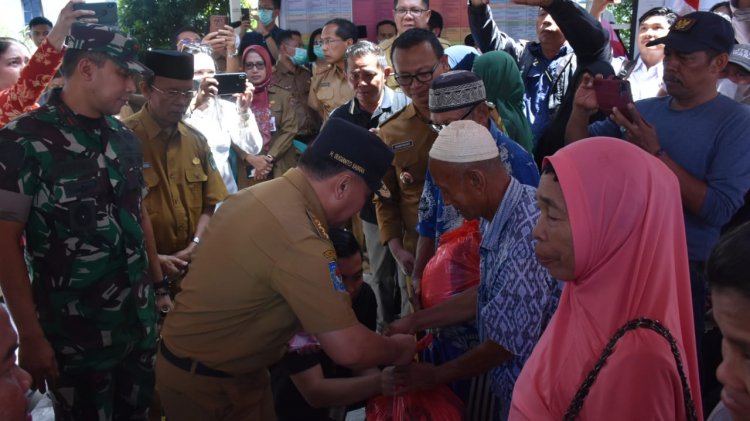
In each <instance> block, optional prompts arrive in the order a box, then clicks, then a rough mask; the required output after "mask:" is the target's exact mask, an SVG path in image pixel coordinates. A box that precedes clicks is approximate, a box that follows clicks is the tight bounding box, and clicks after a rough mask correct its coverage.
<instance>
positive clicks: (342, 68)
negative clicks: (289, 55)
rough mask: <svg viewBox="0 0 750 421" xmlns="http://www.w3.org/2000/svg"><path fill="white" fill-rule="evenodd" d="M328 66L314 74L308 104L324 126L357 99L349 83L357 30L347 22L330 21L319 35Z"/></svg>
mask: <svg viewBox="0 0 750 421" xmlns="http://www.w3.org/2000/svg"><path fill="white" fill-rule="evenodd" d="M320 42H321V44H322V45H323V53H324V54H325V60H326V63H327V65H326V66H322V67H319V68H318V69H317V70H316V71H315V75H314V76H313V78H312V85H311V86H310V95H309V97H308V100H307V104H308V105H309V106H310V108H312V109H314V110H316V111H317V112H318V114H320V117H321V118H322V119H323V122H324V123H325V121H326V120H328V117H329V116H330V115H331V112H333V110H335V109H336V108H338V107H339V106H340V105H342V104H344V103H346V102H347V101H349V100H350V99H352V97H354V91H352V88H351V87H350V86H349V83H348V82H347V81H346V61H345V58H344V55H345V54H346V49H347V48H348V47H349V46H350V45H352V44H354V43H355V42H357V27H356V26H354V24H353V23H352V22H350V21H348V20H346V19H341V18H336V19H331V20H329V21H328V22H327V23H326V24H325V26H323V32H322V33H321V34H320Z"/></svg>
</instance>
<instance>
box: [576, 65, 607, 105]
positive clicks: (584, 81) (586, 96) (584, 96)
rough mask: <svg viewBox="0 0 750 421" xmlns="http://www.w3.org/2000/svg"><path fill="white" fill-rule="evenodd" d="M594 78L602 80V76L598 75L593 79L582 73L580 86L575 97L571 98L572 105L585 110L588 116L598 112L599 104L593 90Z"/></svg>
mask: <svg viewBox="0 0 750 421" xmlns="http://www.w3.org/2000/svg"><path fill="white" fill-rule="evenodd" d="M594 78H596V79H604V76H602V75H600V74H599V75H596V77H594V76H591V75H590V74H588V73H584V74H583V77H582V78H581V84H580V85H578V89H577V90H576V94H575V97H574V98H573V105H574V106H575V107H578V108H581V109H584V110H586V112H587V113H588V114H593V113H595V112H597V111H598V110H599V102H598V101H597V100H596V91H595V90H594Z"/></svg>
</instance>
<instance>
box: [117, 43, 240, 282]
mask: <svg viewBox="0 0 750 421" xmlns="http://www.w3.org/2000/svg"><path fill="white" fill-rule="evenodd" d="M144 62H145V63H146V65H147V66H148V67H149V68H150V69H151V70H152V71H153V72H152V74H149V75H147V76H146V77H145V78H144V80H143V81H142V82H141V91H142V92H143V95H144V96H145V97H146V100H147V102H146V105H144V106H143V108H142V109H141V110H140V111H139V112H137V113H135V114H133V115H132V116H130V117H128V118H127V119H125V120H124V121H123V123H125V125H127V126H128V127H130V129H132V130H133V131H134V132H135V134H136V135H137V136H138V137H139V138H140V140H141V143H142V144H143V151H144V153H143V156H144V162H143V176H144V178H145V179H146V185H147V187H148V193H147V194H146V197H145V199H144V202H145V203H146V207H147V208H148V212H149V218H150V219H151V223H152V225H153V226H154V236H155V237H156V249H157V251H158V253H159V263H161V267H162V270H163V271H164V273H165V274H166V275H168V276H170V277H172V278H173V279H180V278H181V277H182V276H183V275H184V274H185V273H186V271H187V268H188V264H189V263H190V261H191V259H192V255H193V252H194V251H195V248H196V246H198V244H199V243H200V239H201V235H202V233H203V231H204V230H205V228H206V225H208V221H209V220H210V219H211V216H212V215H213V213H214V209H215V207H216V204H217V203H219V202H221V201H222V200H224V198H225V197H226V196H227V189H226V187H225V186H224V182H223V181H222V178H221V175H220V173H219V171H218V168H217V166H216V163H215V162H214V159H213V155H212V154H211V150H210V148H209V146H208V142H207V141H206V138H205V137H204V136H203V135H202V134H201V133H200V132H198V131H197V130H195V129H194V128H192V127H191V126H189V125H187V124H185V123H184V122H183V117H184V115H185V111H186V110H187V108H188V106H189V105H190V102H191V100H192V99H193V96H194V95H195V91H194V90H193V56H192V55H191V54H188V53H184V52H178V51H168V50H150V51H147V52H146V54H145V58H144Z"/></svg>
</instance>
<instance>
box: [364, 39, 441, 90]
mask: <svg viewBox="0 0 750 421" xmlns="http://www.w3.org/2000/svg"><path fill="white" fill-rule="evenodd" d="M396 38H398V35H396V36H395V37H393V38H388V39H387V40H385V41H383V42H381V43H380V44H378V46H379V47H380V48H382V49H383V51H384V52H385V60H386V61H387V62H388V65H389V66H391V67H393V62H392V61H391V50H392V49H393V41H395V40H396ZM438 41H440V45H442V46H443V48H448V47H450V46H451V43H450V42H448V41H446V40H444V39H442V38H438ZM395 73H396V68H395V67H393V71H392V72H391V74H390V76H388V79H386V81H385V84H386V86H388V87H389V88H391V89H395V90H401V86H400V85H399V84H398V82H396V78H395V76H394V75H395Z"/></svg>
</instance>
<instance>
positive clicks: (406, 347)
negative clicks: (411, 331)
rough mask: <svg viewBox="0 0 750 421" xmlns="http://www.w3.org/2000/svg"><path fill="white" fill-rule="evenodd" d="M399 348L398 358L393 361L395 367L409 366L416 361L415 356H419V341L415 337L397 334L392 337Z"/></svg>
mask: <svg viewBox="0 0 750 421" xmlns="http://www.w3.org/2000/svg"><path fill="white" fill-rule="evenodd" d="M390 339H391V340H392V341H394V342H395V344H396V346H397V347H398V353H399V355H398V357H397V358H396V359H395V360H394V361H392V363H393V364H395V365H402V364H407V363H409V362H411V361H414V356H415V355H416V354H417V341H416V339H415V338H414V335H402V334H396V335H393V336H391V337H390Z"/></svg>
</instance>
